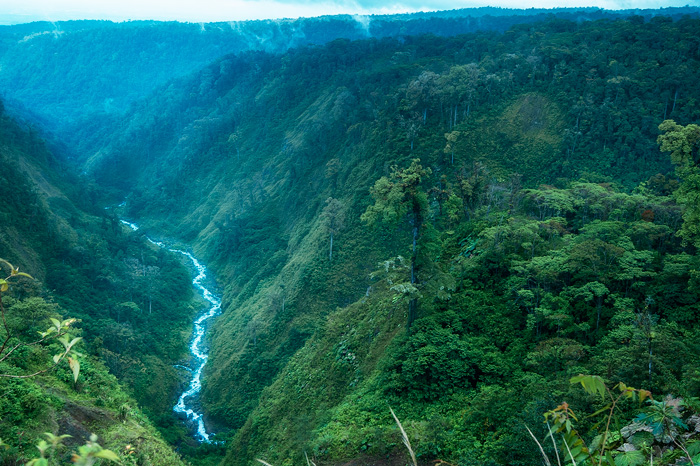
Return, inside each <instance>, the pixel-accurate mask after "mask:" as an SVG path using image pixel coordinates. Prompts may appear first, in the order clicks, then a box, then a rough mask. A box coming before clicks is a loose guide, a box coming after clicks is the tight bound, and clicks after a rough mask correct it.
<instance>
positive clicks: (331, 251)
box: [328, 232, 333, 261]
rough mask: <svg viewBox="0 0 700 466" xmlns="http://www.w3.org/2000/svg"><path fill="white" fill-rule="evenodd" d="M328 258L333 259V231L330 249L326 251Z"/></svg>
mask: <svg viewBox="0 0 700 466" xmlns="http://www.w3.org/2000/svg"><path fill="white" fill-rule="evenodd" d="M328 260H329V261H332V260H333V232H331V249H330V252H329V253H328Z"/></svg>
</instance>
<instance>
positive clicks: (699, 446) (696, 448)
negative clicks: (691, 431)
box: [687, 440, 700, 456]
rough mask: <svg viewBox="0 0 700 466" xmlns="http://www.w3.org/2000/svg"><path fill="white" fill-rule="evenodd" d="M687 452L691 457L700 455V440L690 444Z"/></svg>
mask: <svg viewBox="0 0 700 466" xmlns="http://www.w3.org/2000/svg"><path fill="white" fill-rule="evenodd" d="M687 450H688V453H690V455H691V456H696V455H700V440H696V441H694V442H688V445H687Z"/></svg>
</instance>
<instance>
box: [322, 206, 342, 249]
mask: <svg viewBox="0 0 700 466" xmlns="http://www.w3.org/2000/svg"><path fill="white" fill-rule="evenodd" d="M321 220H322V222H323V225H324V226H325V228H326V230H327V231H328V234H330V248H329V251H328V260H329V261H332V260H333V237H334V236H335V235H336V234H337V233H338V231H340V230H341V229H343V227H345V208H344V206H343V203H342V202H340V201H339V200H338V199H333V198H332V197H329V198H328V199H326V206H325V207H324V208H323V212H321Z"/></svg>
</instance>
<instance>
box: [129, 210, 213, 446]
mask: <svg viewBox="0 0 700 466" xmlns="http://www.w3.org/2000/svg"><path fill="white" fill-rule="evenodd" d="M120 221H121V222H122V223H123V224H124V225H126V226H128V227H129V228H131V229H132V230H134V231H137V230H138V229H139V226H138V225H137V224H135V223H132V222H128V221H126V220H120ZM146 239H147V240H148V241H149V242H151V243H153V244H155V245H156V246H158V247H160V248H163V249H166V250H168V251H170V252H174V253H177V254H182V255H183V256H186V257H187V258H188V259H190V260H191V261H192V264H193V265H194V267H195V269H196V270H197V276H196V277H194V278H193V279H192V286H193V287H195V288H196V289H197V290H198V291H199V293H200V294H201V295H202V297H203V298H204V299H205V300H206V301H207V302H208V303H209V304H210V306H209V309H208V310H207V311H206V312H204V313H203V314H201V315H200V316H199V317H197V319H196V320H195V321H194V331H193V338H192V342H191V343H190V353H192V356H193V359H192V362H191V363H190V367H186V369H187V370H188V371H189V372H190V374H191V376H192V379H191V380H190V384H189V388H188V389H187V390H185V391H184V392H183V393H182V395H180V398H178V400H177V403H176V404H175V406H174V407H173V411H175V412H176V413H180V414H184V415H185V416H186V417H187V419H188V420H189V421H191V422H192V423H194V424H195V425H196V427H197V439H198V440H199V441H200V442H205V443H209V442H211V439H210V437H211V435H212V433H211V432H207V429H206V427H205V425H204V415H203V413H202V412H201V411H197V409H200V410H201V408H199V406H198V403H197V398H198V396H199V393H200V391H201V390H202V370H203V369H204V365H205V364H206V363H207V359H208V358H209V353H208V350H207V349H206V348H205V346H204V342H203V339H204V333H205V331H206V322H207V321H208V320H209V319H211V318H213V317H215V316H217V315H219V314H220V313H221V298H220V297H219V296H217V295H216V294H214V293H213V292H212V291H211V290H209V289H208V288H207V287H206V286H204V285H203V282H204V280H205V279H206V278H207V268H206V267H205V266H204V265H202V263H201V262H199V261H198V260H197V258H196V257H194V256H193V255H192V254H191V253H189V252H187V251H183V250H181V249H175V248H170V247H168V246H167V245H166V244H164V243H163V242H161V241H155V240H153V239H151V238H149V237H148V236H146ZM177 367H183V366H180V365H177Z"/></svg>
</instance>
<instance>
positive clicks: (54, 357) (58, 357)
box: [53, 354, 63, 364]
mask: <svg viewBox="0 0 700 466" xmlns="http://www.w3.org/2000/svg"><path fill="white" fill-rule="evenodd" d="M62 357H63V355H62V354H54V355H53V362H54V363H56V364H58V361H60V360H61V358H62Z"/></svg>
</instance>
